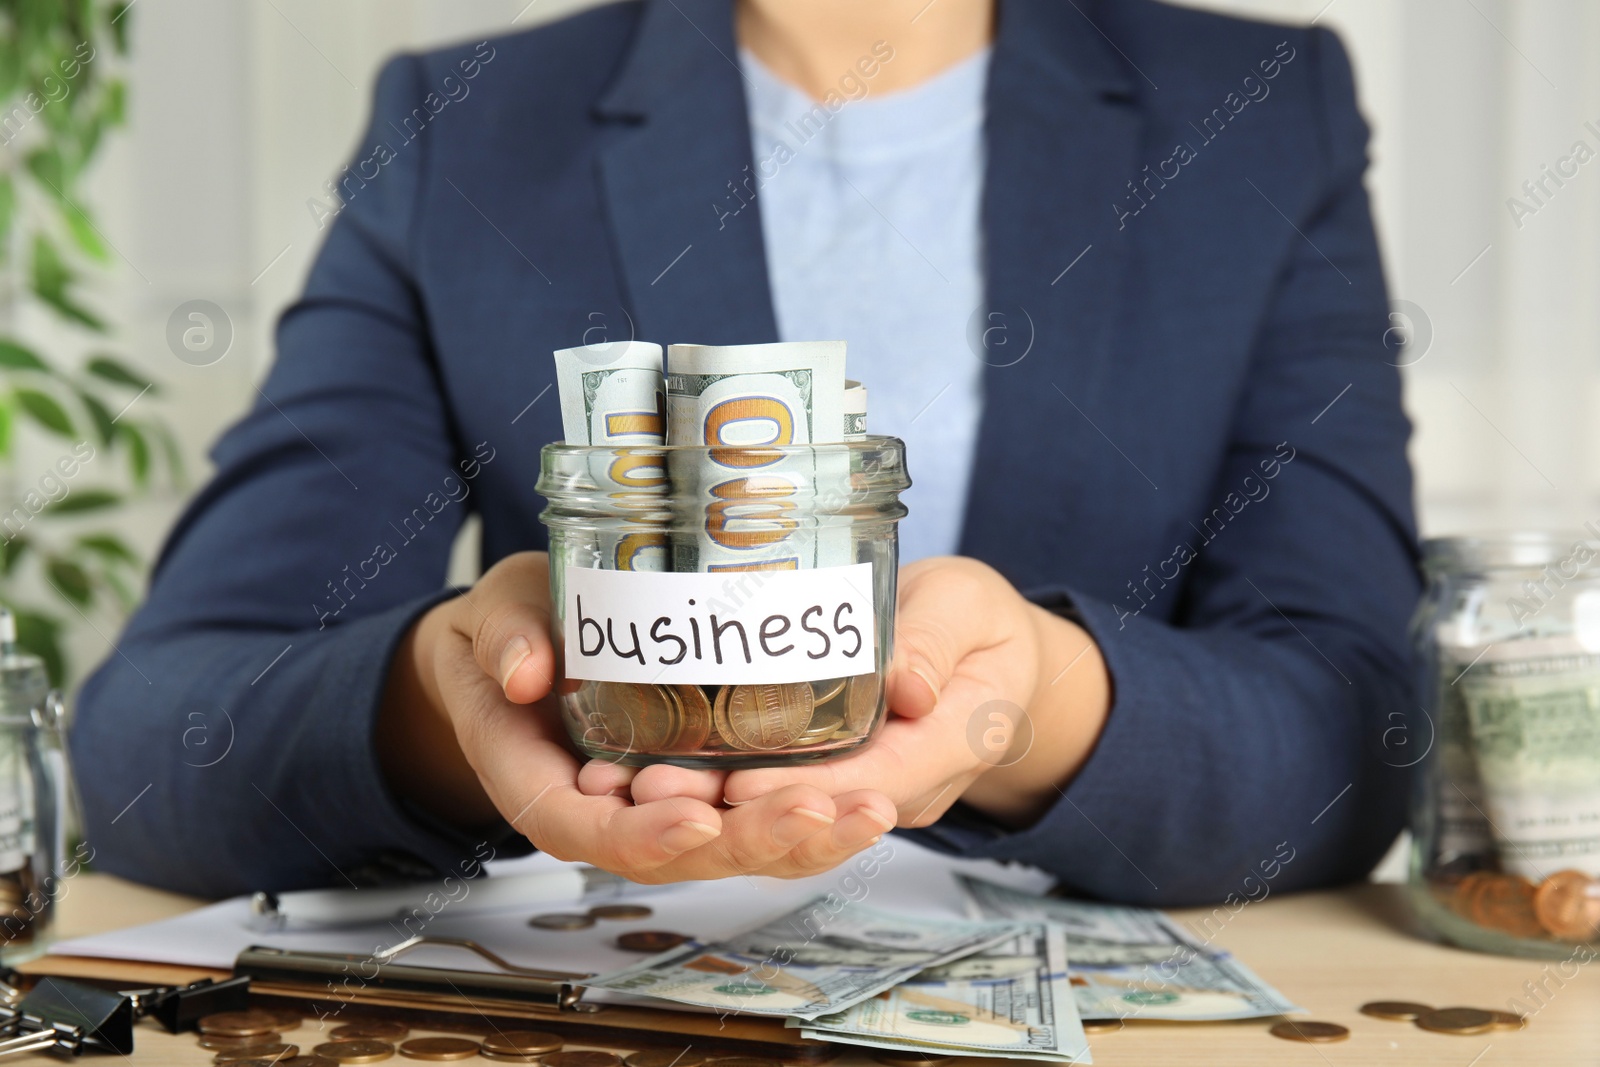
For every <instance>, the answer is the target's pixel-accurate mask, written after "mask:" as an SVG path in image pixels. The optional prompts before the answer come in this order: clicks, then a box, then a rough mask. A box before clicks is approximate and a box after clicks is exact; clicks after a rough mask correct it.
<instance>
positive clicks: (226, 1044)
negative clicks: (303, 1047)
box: [200, 1031, 283, 1052]
mask: <svg viewBox="0 0 1600 1067" xmlns="http://www.w3.org/2000/svg"><path fill="white" fill-rule="evenodd" d="M282 1039H283V1035H282V1034H279V1033H278V1032H276V1031H273V1032H272V1033H267V1034H247V1035H245V1036H244V1037H233V1036H231V1035H229V1034H201V1035H200V1047H201V1048H203V1049H209V1050H211V1051H213V1052H218V1051H221V1050H223V1049H234V1048H248V1047H249V1046H251V1045H271V1044H273V1043H275V1042H277V1041H281V1040H282Z"/></svg>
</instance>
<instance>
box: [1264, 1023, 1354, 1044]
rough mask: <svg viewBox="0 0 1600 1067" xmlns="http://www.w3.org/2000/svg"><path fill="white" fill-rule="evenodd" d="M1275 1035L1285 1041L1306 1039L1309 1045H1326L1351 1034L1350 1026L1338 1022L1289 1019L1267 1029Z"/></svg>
mask: <svg viewBox="0 0 1600 1067" xmlns="http://www.w3.org/2000/svg"><path fill="white" fill-rule="evenodd" d="M1267 1032H1268V1033H1269V1034H1271V1035H1272V1036H1273V1037H1281V1038H1283V1039H1284V1040H1285V1041H1304V1042H1305V1043H1307V1044H1309V1045H1324V1044H1327V1043H1328V1042H1330V1041H1343V1040H1344V1039H1345V1038H1347V1037H1349V1036H1350V1030H1349V1028H1348V1027H1344V1026H1340V1025H1339V1024H1338V1023H1317V1022H1309V1021H1306V1022H1302V1021H1299V1020H1293V1019H1291V1020H1289V1021H1288V1022H1281V1023H1278V1024H1277V1025H1276V1026H1274V1027H1273V1028H1272V1029H1271V1030H1269V1031H1267Z"/></svg>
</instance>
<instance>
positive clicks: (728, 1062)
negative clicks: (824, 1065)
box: [706, 1056, 949, 1067]
mask: <svg viewBox="0 0 1600 1067" xmlns="http://www.w3.org/2000/svg"><path fill="white" fill-rule="evenodd" d="M939 1059H941V1060H942V1059H949V1057H948V1056H941V1057H939ZM911 1062H916V1063H926V1062H928V1061H927V1060H921V1059H919V1060H916V1061H908V1060H901V1061H900V1063H901V1065H902V1067H906V1065H907V1064H909V1063H911ZM934 1062H937V1061H934ZM706 1067H783V1064H782V1063H781V1062H780V1061H778V1060H774V1059H768V1058H767V1057H766V1056H718V1057H717V1058H716V1059H714V1060H708V1061H706Z"/></svg>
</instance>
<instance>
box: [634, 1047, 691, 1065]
mask: <svg viewBox="0 0 1600 1067" xmlns="http://www.w3.org/2000/svg"><path fill="white" fill-rule="evenodd" d="M622 1062H623V1063H625V1064H627V1065H628V1067H700V1065H701V1064H703V1063H705V1062H706V1058H705V1056H704V1055H703V1054H702V1053H699V1052H696V1051H695V1050H694V1049H691V1048H684V1049H665V1048H652V1049H645V1050H644V1051H643V1052H630V1053H628V1054H627V1055H626V1056H624V1057H623V1059H622Z"/></svg>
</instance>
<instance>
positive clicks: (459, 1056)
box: [400, 1037, 478, 1060]
mask: <svg viewBox="0 0 1600 1067" xmlns="http://www.w3.org/2000/svg"><path fill="white" fill-rule="evenodd" d="M400 1055H402V1056H404V1057H406V1058H407V1059H412V1060H470V1059H474V1058H476V1057H477V1055H478V1043H477V1042H476V1041H468V1040H467V1039H466V1038H464V1037H413V1038H412V1039H411V1040H410V1041H407V1042H405V1043H404V1044H402V1045H401V1046H400Z"/></svg>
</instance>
